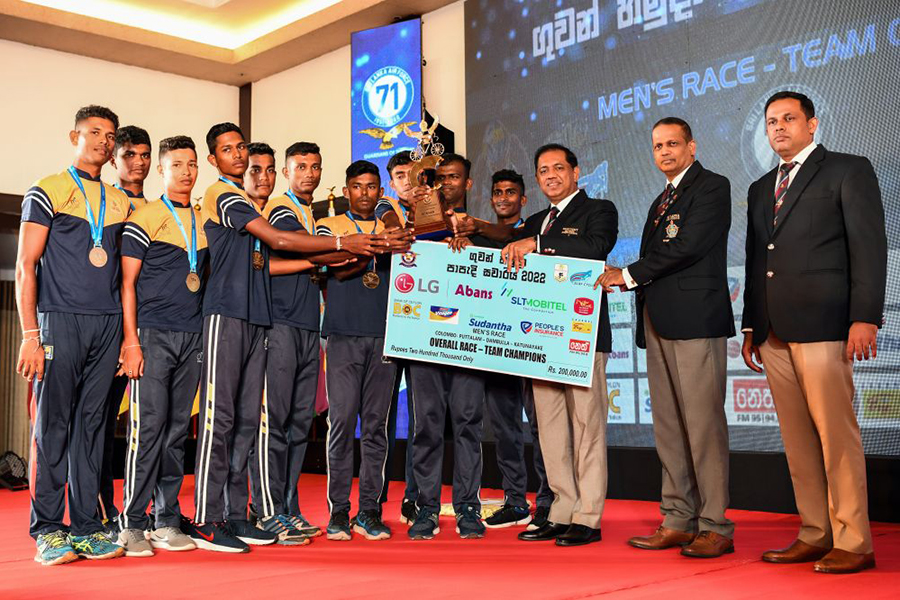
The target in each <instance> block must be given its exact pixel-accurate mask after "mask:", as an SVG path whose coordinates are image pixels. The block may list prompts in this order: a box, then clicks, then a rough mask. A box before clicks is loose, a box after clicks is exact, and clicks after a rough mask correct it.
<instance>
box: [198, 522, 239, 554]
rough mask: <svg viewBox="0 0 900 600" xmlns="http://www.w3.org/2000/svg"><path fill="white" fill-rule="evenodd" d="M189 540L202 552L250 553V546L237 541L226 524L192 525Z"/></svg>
mask: <svg viewBox="0 0 900 600" xmlns="http://www.w3.org/2000/svg"><path fill="white" fill-rule="evenodd" d="M191 539H192V540H193V541H194V544H195V545H196V546H197V547H198V548H200V549H202V550H212V551H214V552H250V546H248V545H247V544H245V543H244V542H243V541H241V540H240V539H238V538H237V537H236V536H235V535H234V534H233V533H232V532H231V528H230V527H229V526H228V525H227V524H226V523H204V524H203V525H197V524H194V529H193V532H192V533H191Z"/></svg>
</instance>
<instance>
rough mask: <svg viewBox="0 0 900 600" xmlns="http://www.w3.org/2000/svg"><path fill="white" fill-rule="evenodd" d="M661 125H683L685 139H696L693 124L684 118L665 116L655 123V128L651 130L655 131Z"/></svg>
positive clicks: (682, 131)
mask: <svg viewBox="0 0 900 600" xmlns="http://www.w3.org/2000/svg"><path fill="white" fill-rule="evenodd" d="M660 125H678V126H679V127H681V133H683V134H684V139H685V140H686V141H688V142H690V141H691V140H693V139H694V132H693V131H691V126H690V125H688V122H687V121H685V120H684V119H679V118H678V117H663V118H662V119H660V120H659V121H657V122H656V123H654V124H653V129H651V130H650V131H653V130H654V129H656V128H657V127H659V126H660Z"/></svg>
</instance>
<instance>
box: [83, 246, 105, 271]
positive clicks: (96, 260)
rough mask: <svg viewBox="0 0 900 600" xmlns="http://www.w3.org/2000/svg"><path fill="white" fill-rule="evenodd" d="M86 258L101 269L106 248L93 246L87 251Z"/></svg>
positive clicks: (103, 264) (103, 265)
mask: <svg viewBox="0 0 900 600" xmlns="http://www.w3.org/2000/svg"><path fill="white" fill-rule="evenodd" d="M88 260H89V261H91V264H92V265H94V266H95V267H97V268H98V269H102V268H103V267H105V266H106V261H107V256H106V250H104V249H103V248H101V247H100V246H94V247H93V248H91V251H90V252H89V253H88Z"/></svg>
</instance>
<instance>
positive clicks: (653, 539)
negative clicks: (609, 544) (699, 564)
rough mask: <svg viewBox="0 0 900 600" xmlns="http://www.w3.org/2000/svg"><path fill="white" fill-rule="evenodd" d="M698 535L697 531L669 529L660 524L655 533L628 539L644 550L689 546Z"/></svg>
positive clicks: (631, 543)
mask: <svg viewBox="0 0 900 600" xmlns="http://www.w3.org/2000/svg"><path fill="white" fill-rule="evenodd" d="M695 537H697V534H696V533H689V532H687V531H678V530H677V529H669V528H668V527H663V526H662V525H660V526H659V527H658V528H657V530H656V532H655V533H654V534H653V535H650V536H646V537H640V536H638V537H633V538H631V539H630V540H628V545H629V546H634V547H635V548H641V549H643V550H665V549H666V548H674V547H675V546H687V545H688V544H690V543H691V542H693V541H694V538H695Z"/></svg>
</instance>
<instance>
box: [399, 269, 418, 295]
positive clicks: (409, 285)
mask: <svg viewBox="0 0 900 600" xmlns="http://www.w3.org/2000/svg"><path fill="white" fill-rule="evenodd" d="M394 287H395V288H396V289H397V291H398V292H400V293H401V294H408V293H410V292H411V291H413V288H415V287H416V280H415V279H413V276H412V275H408V274H406V273H401V274H400V275H397V276H396V277H395V278H394Z"/></svg>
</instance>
